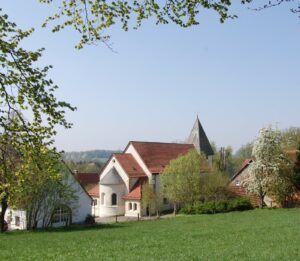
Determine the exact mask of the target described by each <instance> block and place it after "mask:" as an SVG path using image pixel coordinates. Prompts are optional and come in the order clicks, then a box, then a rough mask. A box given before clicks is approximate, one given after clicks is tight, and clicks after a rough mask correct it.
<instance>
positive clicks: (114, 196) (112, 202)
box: [111, 193, 117, 206]
mask: <svg viewBox="0 0 300 261" xmlns="http://www.w3.org/2000/svg"><path fill="white" fill-rule="evenodd" d="M111 205H112V206H116V205H117V194H116V193H113V194H111Z"/></svg>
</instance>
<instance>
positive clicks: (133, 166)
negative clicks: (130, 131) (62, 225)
mask: <svg viewBox="0 0 300 261" xmlns="http://www.w3.org/2000/svg"><path fill="white" fill-rule="evenodd" d="M194 148H196V149H197V150H198V151H199V152H200V151H201V152H203V153H204V154H205V155H206V156H207V159H208V160H209V161H211V158H212V156H213V150H212V148H211V145H210V143H209V141H208V139H207V136H206V134H205V132H204V130H203V128H202V126H201V124H200V121H199V119H198V117H197V120H196V122H195V124H194V127H193V129H192V131H191V134H190V137H189V139H188V142H187V144H178V143H161V142H138V141H131V142H129V144H128V145H127V147H126V148H125V150H124V151H123V153H115V154H113V155H112V156H111V158H110V159H109V160H108V162H107V164H106V165H105V166H104V168H103V169H102V171H101V173H100V181H99V192H100V204H98V205H97V207H98V212H97V213H99V214H100V216H101V217H105V216H114V215H125V216H135V217H136V216H138V215H139V216H142V215H145V214H146V211H147V210H146V209H145V208H143V206H142V204H141V199H142V186H143V184H144V183H146V182H148V183H149V184H152V185H153V190H154V192H158V191H160V179H159V174H160V173H161V172H162V171H163V169H164V168H165V167H166V166H167V165H168V164H169V162H170V161H171V160H173V159H176V158H177V157H178V156H180V155H184V154H186V153H188V152H189V151H190V150H191V149H194ZM164 203H166V204H165V205H164V206H163V209H168V208H170V205H169V204H168V202H167V200H164Z"/></svg>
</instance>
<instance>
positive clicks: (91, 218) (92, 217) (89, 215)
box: [84, 214, 96, 225]
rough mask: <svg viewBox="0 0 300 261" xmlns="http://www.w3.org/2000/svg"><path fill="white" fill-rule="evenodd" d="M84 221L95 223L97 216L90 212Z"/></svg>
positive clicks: (89, 223) (90, 223) (88, 223)
mask: <svg viewBox="0 0 300 261" xmlns="http://www.w3.org/2000/svg"><path fill="white" fill-rule="evenodd" d="M84 223H85V224H87V225H94V224H95V223H96V221H95V217H94V216H92V215H91V214H88V215H87V216H86V218H85V221H84Z"/></svg>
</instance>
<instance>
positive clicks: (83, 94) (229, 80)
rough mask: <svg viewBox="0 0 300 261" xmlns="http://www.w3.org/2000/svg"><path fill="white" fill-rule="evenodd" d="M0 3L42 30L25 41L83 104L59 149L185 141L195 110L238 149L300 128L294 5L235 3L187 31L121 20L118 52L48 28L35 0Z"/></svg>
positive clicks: (204, 15) (71, 115) (115, 34)
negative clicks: (266, 134) (267, 134)
mask: <svg viewBox="0 0 300 261" xmlns="http://www.w3.org/2000/svg"><path fill="white" fill-rule="evenodd" d="M259 2H260V3H261V2H263V1H257V3H259ZM0 4H1V5H0V6H1V8H2V9H3V12H5V13H7V14H8V15H9V17H10V19H11V20H12V21H14V22H16V23H17V24H18V26H19V27H21V28H22V29H27V28H29V27H35V28H36V30H35V32H34V34H33V35H32V36H31V37H30V38H28V39H27V40H26V41H25V42H24V46H25V47H26V48H28V49H37V48H40V47H45V48H46V50H45V52H44V55H43V57H42V60H41V61H40V63H41V64H43V65H48V64H52V65H53V67H54V68H53V69H52V70H51V73H50V77H51V78H52V80H53V81H54V82H55V83H56V84H57V85H58V86H59V89H58V91H57V93H56V95H57V97H58V98H59V99H60V100H64V101H67V102H70V103H71V104H72V105H74V106H76V107H77V111H75V112H68V113H67V119H68V120H69V121H70V122H72V123H73V128H72V129H70V130H65V129H62V128H58V135H57V137H56V145H57V147H58V149H60V150H65V151H81V150H92V149H114V150H121V149H124V147H125V146H126V144H127V143H128V141H130V140H141V141H161V142H174V141H184V140H185V139H186V138H187V137H188V135H189V133H190V131H191V128H192V126H193V124H194V121H195V120H196V116H197V114H198V115H199V119H200V121H201V123H202V125H203V127H204V129H205V131H206V134H207V136H208V138H209V140H210V141H213V142H215V143H216V144H217V146H218V147H220V146H232V147H233V149H235V150H237V149H238V148H239V147H240V146H242V145H243V144H246V143H248V142H251V141H253V140H254V139H255V137H256V136H257V133H258V131H259V129H260V128H262V127H264V126H268V125H269V124H272V125H273V126H277V127H278V128H279V129H286V128H288V127H290V126H294V127H300V119H299V117H297V116H296V113H297V112H298V111H299V109H300V103H299V97H300V77H299V75H300V66H299V61H300V51H299V46H300V19H299V18H298V17H297V15H295V14H292V13H291V12H290V11H289V8H290V7H291V4H286V5H283V6H281V7H277V8H271V9H268V10H264V11H261V12H257V11H253V10H250V9H249V8H246V7H245V6H240V5H236V6H233V8H232V12H233V13H235V14H237V15H238V19H234V20H228V21H227V22H225V24H221V23H219V20H218V17H217V16H216V15H215V14H214V13H213V12H211V11H204V12H201V17H200V18H201V19H200V25H198V26H194V27H192V28H188V29H183V28H180V27H178V26H176V25H171V24H170V25H160V26H157V25H155V23H154V22H153V21H151V20H149V21H147V22H145V23H144V24H143V25H142V27H141V28H140V29H138V30H130V31H129V32H123V31H122V30H121V29H119V28H117V27H114V28H112V29H111V30H110V31H109V33H110V34H111V37H112V40H111V43H112V45H113V49H114V51H115V52H112V51H111V50H109V49H108V48H107V47H105V46H104V45H102V44H99V45H91V46H86V47H85V48H84V49H82V50H76V49H75V48H74V46H75V44H76V43H77V42H78V40H79V35H78V34H77V33H76V32H75V31H74V30H72V29H66V30H64V31H62V32H60V33H52V32H51V30H50V27H49V28H45V29H44V28H41V26H40V25H41V24H42V22H43V21H44V20H45V18H46V17H47V16H48V15H51V14H52V13H53V12H54V9H53V8H52V7H49V6H47V5H44V4H40V3H38V1H37V0H26V1H24V0H9V1H7V0H0Z"/></svg>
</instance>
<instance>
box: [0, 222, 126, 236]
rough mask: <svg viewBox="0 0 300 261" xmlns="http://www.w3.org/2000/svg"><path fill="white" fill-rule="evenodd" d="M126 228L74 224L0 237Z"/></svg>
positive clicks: (111, 225)
mask: <svg viewBox="0 0 300 261" xmlns="http://www.w3.org/2000/svg"><path fill="white" fill-rule="evenodd" d="M124 227H126V224H124V223H114V224H95V225H84V224H74V225H71V226H67V227H59V228H47V229H37V230H13V231H7V232H5V233H3V234H1V233H0V235H6V236H14V235H21V234H28V233H32V234H35V233H36V234H38V233H62V232H63V233H67V232H78V231H91V230H107V229H120V228H124Z"/></svg>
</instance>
